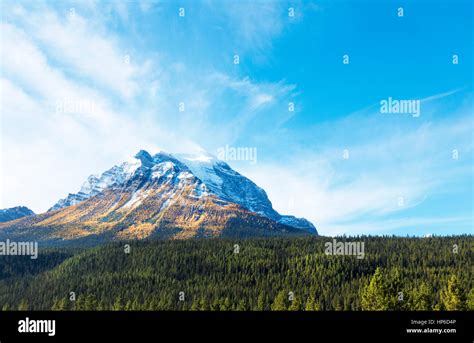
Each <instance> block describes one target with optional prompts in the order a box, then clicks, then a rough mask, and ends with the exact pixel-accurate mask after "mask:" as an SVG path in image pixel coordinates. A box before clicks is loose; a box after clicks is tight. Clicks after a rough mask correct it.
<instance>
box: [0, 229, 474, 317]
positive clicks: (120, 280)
mask: <svg viewBox="0 0 474 343" xmlns="http://www.w3.org/2000/svg"><path fill="white" fill-rule="evenodd" d="M331 239H332V238H326V237H312V238H308V237H303V238H302V237H299V238H298V237H295V238H288V237H286V238H262V239H246V240H244V239H242V240H229V239H196V240H175V241H140V242H137V241H135V242H120V243H113V244H108V245H103V246H97V247H92V248H87V249H85V248H84V249H82V248H81V249H79V248H43V249H41V253H40V255H39V257H38V259H37V260H32V259H30V258H29V257H27V256H25V257H17V256H2V257H0V307H1V309H2V310H6V311H8V310H99V311H101V310H144V311H147V310H178V311H181V310H195V311H202V310H211V311H244V310H256V311H270V310H274V311H278V310H280V311H282V310H283V311H286V310H289V311H318V310H320V311H326V310H336V311H360V310H448V311H452V310H473V309H474V290H473V287H474V282H473V278H472V275H473V273H472V272H473V264H472V261H473V260H474V249H473V248H474V239H473V236H466V235H465V236H453V237H431V238H408V237H407V238H401V237H358V238H357V239H358V240H359V241H361V242H364V244H365V256H364V258H362V259H358V258H357V257H355V256H332V255H326V254H325V249H324V244H325V242H328V241H330V240H331ZM338 239H339V240H341V241H344V240H345V239H347V238H343V237H340V238H338ZM355 239H356V238H354V237H351V240H352V241H354V240H355Z"/></svg>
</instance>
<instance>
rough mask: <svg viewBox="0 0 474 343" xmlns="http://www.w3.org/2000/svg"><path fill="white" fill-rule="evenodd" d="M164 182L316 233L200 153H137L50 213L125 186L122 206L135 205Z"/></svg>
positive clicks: (243, 179)
mask: <svg viewBox="0 0 474 343" xmlns="http://www.w3.org/2000/svg"><path fill="white" fill-rule="evenodd" d="M193 180H194V181H193ZM166 182H171V183H172V184H176V185H175V187H174V188H173V189H174V192H179V191H180V190H181V189H183V187H185V186H187V185H190V184H191V183H192V186H193V187H194V191H193V196H195V197H203V196H210V195H213V196H215V197H217V198H218V199H221V200H222V201H224V202H225V203H234V204H237V205H239V206H241V207H243V208H245V209H247V210H249V211H251V212H254V213H257V214H259V215H261V216H264V217H267V218H269V219H271V220H273V221H275V222H278V223H281V224H284V225H287V226H291V227H295V228H298V229H305V230H307V231H310V232H314V233H316V229H315V227H314V226H313V225H312V224H311V223H310V222H309V221H307V220H306V219H300V218H295V217H293V216H283V215H280V214H279V213H278V212H276V211H275V210H274V209H273V207H272V204H271V202H270V200H269V199H268V196H267V194H266V193H265V191H264V190H263V189H262V188H260V187H258V186H257V185H256V184H255V183H254V182H252V181H251V180H250V179H248V178H246V177H245V176H243V175H241V174H239V173H238V172H236V171H235V170H233V169H232V168H231V167H230V166H229V165H228V164H227V163H225V162H224V161H221V160H218V159H217V158H215V157H214V156H212V155H211V154H209V153H207V152H203V151H201V152H199V153H198V154H194V155H193V154H175V155H172V154H169V153H166V152H159V153H157V154H155V155H153V156H152V155H151V154H149V153H148V152H147V151H145V150H140V151H139V152H138V153H137V154H136V155H135V156H134V157H133V158H130V159H128V160H127V161H126V162H123V163H122V164H120V165H117V166H114V167H112V168H111V169H109V170H107V171H105V172H104V173H102V174H101V175H91V176H89V178H88V179H87V180H86V182H85V183H84V184H83V185H82V187H81V190H80V191H79V192H78V193H76V194H69V195H68V196H67V197H66V198H64V199H61V200H59V201H58V202H57V203H56V204H55V205H54V206H53V207H52V208H51V209H50V211H52V210H57V209H60V208H65V207H68V206H72V205H76V204H78V203H80V202H82V201H84V200H87V199H89V198H91V197H94V196H96V195H98V194H99V193H101V192H103V191H105V190H106V189H112V188H119V189H124V188H127V187H128V188H129V187H132V188H130V191H131V192H132V193H133V196H132V198H133V199H131V200H130V201H129V202H128V203H127V204H126V206H128V207H130V206H136V205H137V204H139V203H140V201H141V200H142V199H143V198H144V197H146V196H147V194H149V192H147V189H148V188H149V187H159V185H161V184H163V183H166ZM153 185H156V186H153Z"/></svg>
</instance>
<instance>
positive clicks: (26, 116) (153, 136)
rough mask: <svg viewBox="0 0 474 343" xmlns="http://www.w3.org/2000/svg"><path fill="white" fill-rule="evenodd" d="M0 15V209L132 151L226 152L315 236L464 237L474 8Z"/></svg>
mask: <svg viewBox="0 0 474 343" xmlns="http://www.w3.org/2000/svg"><path fill="white" fill-rule="evenodd" d="M0 6H1V8H0V13H1V25H2V28H1V37H0V38H1V41H0V43H1V44H0V47H1V54H2V58H1V64H0V66H1V69H0V73H1V74H0V76H1V85H2V86H1V87H2V88H1V103H2V109H1V115H2V122H1V123H2V127H1V134H2V135H1V136H2V140H1V143H2V149H1V151H2V156H1V157H2V158H1V162H2V167H1V168H0V170H1V173H2V175H1V180H2V194H1V195H2V196H1V197H0V207H11V206H16V205H26V206H29V207H31V208H32V209H33V210H35V211H36V212H41V211H44V210H46V209H47V208H49V207H50V206H51V205H52V204H53V203H55V202H56V201H57V199H59V198H61V197H64V195H65V194H67V193H68V192H76V191H77V190H78V189H79V188H80V185H81V183H82V182H83V180H85V178H86V177H87V176H88V175H89V174H91V173H98V172H101V171H103V170H105V169H108V168H109V167H110V166H111V165H113V164H117V163H119V162H121V161H123V160H125V159H126V158H127V157H128V156H130V155H133V154H134V153H135V152H136V151H138V150H139V149H141V148H144V149H148V150H150V151H151V152H153V151H157V150H158V149H164V150H167V151H170V152H189V151H199V150H202V149H203V150H207V151H209V152H210V153H212V154H217V150H218V149H219V148H221V147H224V146H226V145H229V146H233V147H251V148H256V149H257V151H258V162H257V163H255V164H254V163H249V161H227V162H228V163H229V164H230V165H231V166H232V167H234V168H235V169H236V170H238V171H240V172H241V173H242V174H244V175H246V176H248V177H249V178H250V179H252V180H253V181H255V182H256V183H257V184H258V185H259V186H261V187H262V188H264V189H265V190H266V191H267V193H268V195H269V198H270V200H271V201H272V203H273V205H274V207H275V208H276V209H277V210H278V211H280V212H281V213H285V214H293V215H297V216H303V217H306V218H308V219H310V220H311V221H312V222H313V223H314V224H315V225H316V227H317V228H318V230H319V232H320V233H321V234H327V235H332V234H363V233H367V234H397V235H406V234H409V235H425V234H428V233H433V234H459V233H472V232H473V200H474V199H473V198H474V191H473V150H472V148H473V108H472V82H473V69H472V68H473V63H472V61H473V56H472V46H473V44H472V43H473V37H472V32H473V30H472V19H473V18H472V4H471V2H470V1H467V0H466V1H463V0H454V1H439V0H436V1H398V2H394V1H389V0H386V1H313V2H310V1H261V2H255V1H248V2H247V1H244V2H231V1H204V0H203V1H201V0H199V1H127V2H123V1H121V2H118V1H103V2H99V1H80V2H67V1H61V2H59V1H50V2H48V1H19V2H18V1H3V2H2V3H1V5H0ZM400 7H402V8H403V17H399V16H398V13H399V8H400ZM180 8H184V11H185V12H184V16H180V15H179V11H180ZM289 8H293V9H294V16H292V17H290V16H289ZM235 55H238V56H239V64H234V58H235ZM344 55H348V57H349V63H348V64H344V63H343V56H344ZM453 55H457V56H458V64H453ZM389 97H391V98H393V99H399V100H404V99H411V100H419V101H420V104H421V105H420V116H419V117H414V116H412V115H411V114H406V113H405V114H383V113H381V112H380V102H381V101H382V100H385V99H388V98H389ZM180 103H183V104H184V111H180V110H179V104H180ZM289 103H293V104H294V109H295V110H294V111H293V112H290V111H288V107H289ZM345 150H347V152H348V158H343V157H344V151H345ZM453 150H456V151H457V154H458V157H457V158H453Z"/></svg>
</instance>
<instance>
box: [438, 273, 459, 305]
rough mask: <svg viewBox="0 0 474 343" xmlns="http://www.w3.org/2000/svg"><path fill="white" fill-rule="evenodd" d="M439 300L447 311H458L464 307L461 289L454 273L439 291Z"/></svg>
mask: <svg viewBox="0 0 474 343" xmlns="http://www.w3.org/2000/svg"><path fill="white" fill-rule="evenodd" d="M441 302H442V304H443V306H444V308H445V309H446V310H448V311H460V310H464V309H465V301H464V295H463V291H462V289H461V287H460V285H459V280H458V277H457V276H456V275H454V274H453V275H451V278H450V279H449V280H448V284H447V285H446V287H445V288H443V290H442V291H441Z"/></svg>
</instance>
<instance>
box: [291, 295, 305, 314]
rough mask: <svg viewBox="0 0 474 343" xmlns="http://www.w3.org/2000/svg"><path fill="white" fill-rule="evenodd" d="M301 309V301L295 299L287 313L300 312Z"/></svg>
mask: <svg viewBox="0 0 474 343" xmlns="http://www.w3.org/2000/svg"><path fill="white" fill-rule="evenodd" d="M302 307H303V305H302V304H301V301H300V300H299V298H298V297H296V298H294V299H293V301H292V302H291V304H290V307H288V311H301V310H302Z"/></svg>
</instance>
